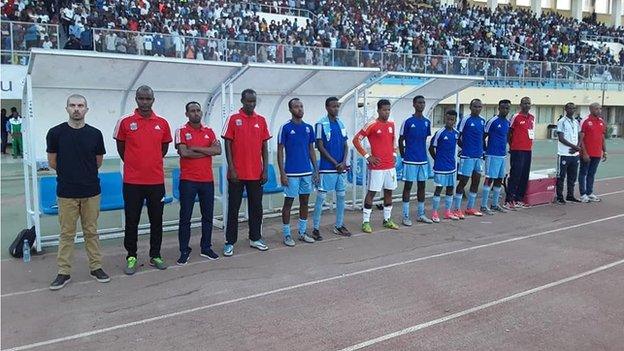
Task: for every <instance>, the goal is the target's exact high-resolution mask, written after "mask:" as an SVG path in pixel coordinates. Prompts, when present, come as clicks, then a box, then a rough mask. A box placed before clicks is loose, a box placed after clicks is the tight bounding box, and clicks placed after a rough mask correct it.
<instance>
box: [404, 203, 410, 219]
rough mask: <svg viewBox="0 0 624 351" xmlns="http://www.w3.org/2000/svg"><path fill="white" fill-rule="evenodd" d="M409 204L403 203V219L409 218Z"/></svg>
mask: <svg viewBox="0 0 624 351" xmlns="http://www.w3.org/2000/svg"><path fill="white" fill-rule="evenodd" d="M409 208H410V203H409V202H403V218H410V209H409Z"/></svg>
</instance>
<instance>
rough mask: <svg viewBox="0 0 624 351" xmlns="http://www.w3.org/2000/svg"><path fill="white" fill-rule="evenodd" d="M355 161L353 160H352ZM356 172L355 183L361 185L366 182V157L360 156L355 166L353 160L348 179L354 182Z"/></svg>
mask: <svg viewBox="0 0 624 351" xmlns="http://www.w3.org/2000/svg"><path fill="white" fill-rule="evenodd" d="M352 161H353V160H352ZM354 172H355V182H356V183H355V184H356V185H359V186H361V185H362V184H364V159H362V158H358V159H357V162H356V164H355V166H354V164H353V162H351V167H350V168H349V171H348V172H347V181H348V182H349V183H351V184H353V173H354Z"/></svg>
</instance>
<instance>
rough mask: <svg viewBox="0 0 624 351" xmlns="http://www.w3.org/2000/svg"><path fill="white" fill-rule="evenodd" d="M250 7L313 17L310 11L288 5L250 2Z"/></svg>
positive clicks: (276, 12)
mask: <svg viewBox="0 0 624 351" xmlns="http://www.w3.org/2000/svg"><path fill="white" fill-rule="evenodd" d="M251 8H252V9H254V10H255V11H258V12H266V13H275V14H278V15H288V16H299V17H307V18H310V19H312V18H314V17H315V15H314V13H313V12H312V11H310V10H306V9H300V8H294V7H288V6H273V5H271V4H262V3H254V4H251Z"/></svg>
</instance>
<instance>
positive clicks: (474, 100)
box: [470, 99, 481, 106]
mask: <svg viewBox="0 0 624 351" xmlns="http://www.w3.org/2000/svg"><path fill="white" fill-rule="evenodd" d="M477 101H479V102H481V99H472V100H470V106H472V104H473V103H474V102H477Z"/></svg>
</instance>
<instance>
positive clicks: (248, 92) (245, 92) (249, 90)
mask: <svg viewBox="0 0 624 351" xmlns="http://www.w3.org/2000/svg"><path fill="white" fill-rule="evenodd" d="M247 94H253V95H256V91H255V90H253V89H245V90H243V92H242V93H241V99H244V98H245V95H247Z"/></svg>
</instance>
